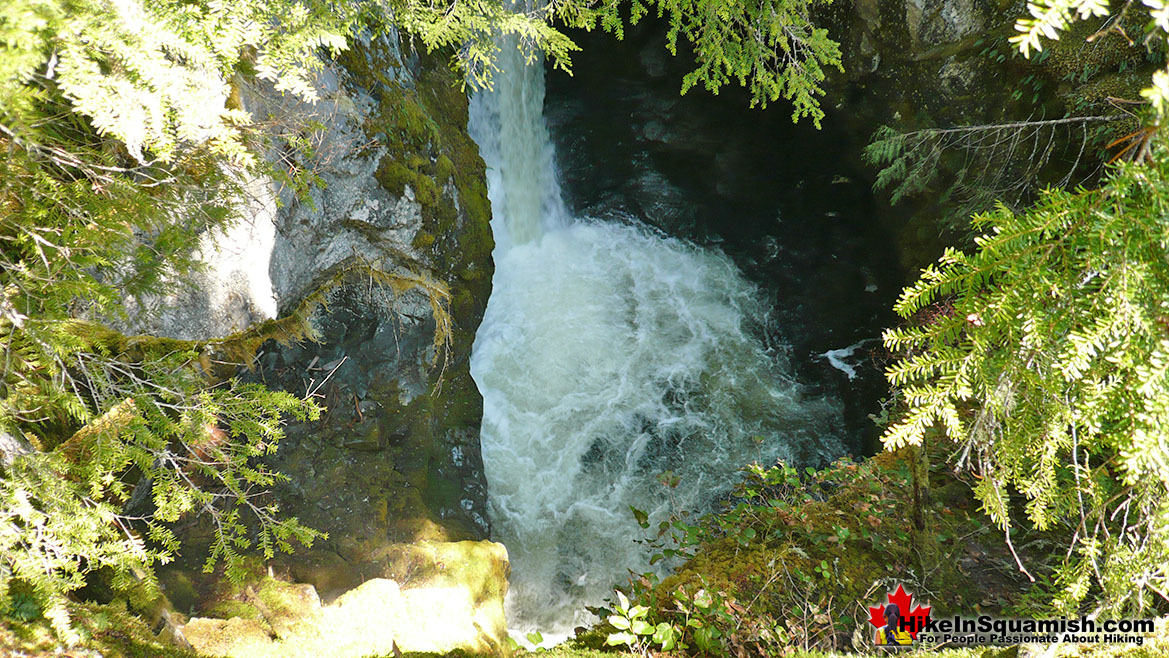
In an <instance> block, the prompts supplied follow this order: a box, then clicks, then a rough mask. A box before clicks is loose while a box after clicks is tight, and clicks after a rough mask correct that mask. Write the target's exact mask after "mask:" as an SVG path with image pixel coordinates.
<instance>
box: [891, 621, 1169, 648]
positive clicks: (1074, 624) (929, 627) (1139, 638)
mask: <svg viewBox="0 0 1169 658" xmlns="http://www.w3.org/2000/svg"><path fill="white" fill-rule="evenodd" d="M903 619H904V618H903ZM1152 632H1153V620H1152V619H1105V620H1102V621H1097V620H1094V619H1088V618H1087V617H1080V618H1078V619H1069V618H1067V617H1054V618H1051V619H1019V618H996V617H992V616H990V615H979V616H978V617H959V616H954V617H951V618H949V619H933V618H930V619H927V620H925V623H924V624H922V628H921V629H920V632H919V633H918V636H917V640H918V642H919V643H921V644H926V645H931V644H932V645H941V644H966V645H982V644H990V645H1004V644H1029V643H1049V644H1054V643H1057V642H1063V643H1072V644H1134V645H1137V646H1140V645H1143V644H1144V642H1145V637H1144V634H1146V633H1152Z"/></svg>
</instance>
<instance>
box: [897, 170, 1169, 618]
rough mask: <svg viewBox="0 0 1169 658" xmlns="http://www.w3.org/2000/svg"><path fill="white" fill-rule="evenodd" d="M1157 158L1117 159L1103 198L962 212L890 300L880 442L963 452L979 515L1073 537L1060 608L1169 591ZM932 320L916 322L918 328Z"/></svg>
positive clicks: (1139, 601)
mask: <svg viewBox="0 0 1169 658" xmlns="http://www.w3.org/2000/svg"><path fill="white" fill-rule="evenodd" d="M1167 209H1169V160H1167V159H1166V158H1165V153H1164V151H1159V152H1158V157H1157V158H1156V159H1155V160H1154V161H1153V162H1152V163H1151V164H1149V165H1137V164H1129V163H1126V164H1123V165H1120V166H1119V167H1118V168H1116V169H1114V170H1113V171H1112V172H1111V173H1110V175H1109V176H1108V179H1107V181H1106V182H1105V184H1104V185H1103V187H1101V188H1100V189H1099V190H1093V191H1086V190H1081V191H1076V192H1072V191H1067V190H1059V189H1052V190H1048V191H1046V192H1045V193H1044V194H1043V195H1042V198H1041V200H1040V201H1039V202H1038V203H1037V204H1036V205H1035V206H1034V207H1033V208H1031V209H1030V210H1027V211H1026V212H1020V213H1015V212H1012V211H1010V210H1009V209H1007V208H1005V207H1000V208H999V209H998V210H996V211H994V212H991V213H988V214H985V215H980V216H978V217H976V218H975V226H976V228H978V229H980V230H981V231H983V235H982V237H979V238H977V239H976V241H975V242H976V245H977V248H976V250H975V251H974V252H973V253H970V254H967V253H963V252H961V251H958V250H954V249H948V250H947V251H946V253H945V255H943V257H942V259H941V261H940V263H939V264H938V265H936V266H930V267H928V268H926V270H925V271H924V272H923V273H922V276H921V279H920V280H919V281H918V282H917V283H916V284H914V285H913V286H911V287H910V288H907V289H906V290H905V291H904V292H903V293H902V295H901V298H900V299H899V300H898V303H897V305H896V310H897V312H898V313H899V314H900V315H901V316H902V317H905V318H907V319H909V318H914V317H917V318H919V319H923V321H922V322H920V323H918V324H916V326H914V325H911V326H908V327H902V328H897V329H891V330H889V331H887V332H886V333H885V344H886V345H887V346H888V347H889V348H890V349H892V350H895V351H899V352H901V353H903V354H904V355H905V356H903V357H902V358H901V359H900V360H899V361H898V362H897V363H896V364H894V365H893V366H892V367H891V368H890V369H889V371H888V375H889V380H890V382H891V383H893V384H894V385H895V386H897V387H899V389H900V392H901V394H902V396H903V397H904V398H905V400H906V402H907V403H908V411H907V412H906V414H905V415H904V417H903V418H902V419H901V420H900V421H899V422H897V423H896V424H894V425H893V426H891V427H890V428H889V429H888V431H887V432H886V434H885V436H884V441H885V444H886V445H887V446H889V447H890V448H897V447H901V446H904V445H906V444H916V443H920V442H921V441H922V440H923V438H924V437H925V436H926V434H927V433H928V432H929V431H930V429H931V428H932V427H934V426H935V425H938V426H940V427H941V429H942V431H943V432H944V433H945V434H946V435H947V436H948V437H949V438H950V439H952V440H953V441H955V442H956V443H957V444H958V452H957V463H958V465H959V466H960V467H968V468H970V469H972V470H973V472H974V473H975V474H976V475H977V477H978V478H980V479H979V482H978V485H977V486H976V487H975V493H976V495H977V496H978V498H979V500H980V501H981V502H982V505H983V509H984V510H985V511H986V512H987V514H989V516H990V517H991V518H992V519H993V520H994V521H995V522H996V523H997V524H998V525H999V526H1000V528H1002V529H1003V530H1004V531H1007V532H1010V529H1011V528H1012V527H1013V525H1014V524H1015V521H1013V520H1012V511H1013V510H1012V507H1013V506H1012V504H1011V499H1010V497H1011V495H1012V494H1013V493H1016V492H1017V493H1019V494H1022V496H1023V497H1024V498H1025V501H1026V503H1025V513H1026V517H1027V520H1028V521H1029V522H1030V523H1031V524H1032V525H1033V526H1035V527H1036V528H1039V529H1052V528H1058V529H1064V530H1066V531H1067V533H1068V534H1069V535H1070V536H1071V537H1073V539H1072V541H1071V545H1070V547H1069V552H1068V554H1067V555H1066V556H1062V555H1061V556H1057V557H1059V558H1062V559H1061V560H1059V562H1060V564H1059V567H1060V568H1059V570H1058V585H1059V593H1058V596H1057V598H1056V603H1057V604H1058V605H1059V606H1060V607H1062V608H1064V609H1067V610H1075V609H1077V608H1078V606H1080V605H1082V604H1085V603H1092V604H1095V605H1098V606H1100V607H1102V608H1105V609H1108V610H1109V611H1113V612H1121V611H1126V612H1132V611H1137V610H1144V609H1146V608H1148V607H1149V606H1150V604H1151V602H1152V601H1151V599H1150V598H1149V597H1150V596H1152V595H1154V593H1157V594H1160V595H1161V596H1165V593H1166V592H1169V460H1167V459H1166V456H1167V455H1169V450H1167V448H1166V443H1165V442H1166V440H1167V435H1166V427H1169V263H1167V262H1166V260H1165V253H1166V249H1167V248H1169V222H1167V219H1166V218H1167V215H1166V210H1167ZM925 318H928V319H925Z"/></svg>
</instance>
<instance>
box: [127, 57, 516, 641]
mask: <svg viewBox="0 0 1169 658" xmlns="http://www.w3.org/2000/svg"><path fill="white" fill-rule="evenodd" d="M237 89H238V95H237V100H238V101H239V102H240V103H241V104H242V105H243V107H245V108H246V109H247V110H249V111H250V112H251V114H252V115H253V117H254V118H256V119H257V120H261V121H273V122H279V123H280V131H282V132H283V134H285V135H293V136H294V137H293V138H292V139H291V140H285V141H282V142H279V143H277V144H275V145H272V146H271V147H270V150H269V158H270V159H271V160H273V161H274V162H275V163H276V164H277V170H285V171H287V172H289V173H290V175H289V176H287V177H285V176H280V175H278V176H276V177H275V178H276V179H275V180H272V179H261V180H257V181H253V182H251V183H249V184H248V185H247V186H246V187H247V190H248V192H249V197H250V198H249V199H247V200H246V203H247V204H248V212H247V215H248V221H246V222H245V223H243V224H241V225H240V226H239V227H237V229H235V230H234V231H233V232H230V233H228V234H227V235H224V236H220V237H219V238H218V239H217V240H216V241H214V242H210V241H209V242H208V244H206V245H205V246H204V249H203V255H204V260H205V261H206V262H207V263H208V268H207V271H206V272H205V273H202V274H201V275H200V276H199V277H198V279H197V280H194V281H190V282H185V283H187V284H189V285H185V286H178V285H177V286H176V292H175V294H174V295H173V296H172V297H171V298H169V299H168V300H164V301H167V302H169V303H171V304H172V305H173V310H170V311H167V312H166V313H164V314H162V315H160V316H158V317H157V319H156V320H154V321H153V324H152V325H150V326H147V327H144V329H146V330H149V331H152V332H154V333H160V334H166V335H171V336H176V337H182V338H210V337H216V336H224V335H227V334H230V333H232V332H234V331H238V330H241V329H243V328H245V327H247V326H248V325H251V324H254V323H255V322H257V321H261V320H265V319H272V318H286V317H294V318H297V319H298V320H300V321H303V322H304V323H306V324H307V325H308V326H309V327H310V330H311V333H312V334H313V335H314V336H315V338H316V341H315V342H314V341H309V342H304V343H302V344H296V345H289V346H282V345H279V344H277V343H276V342H275V341H269V342H267V343H266V344H265V345H264V346H263V347H262V348H261V349H260V351H259V352H258V354H257V358H256V364H255V365H256V367H255V369H254V370H253V371H252V372H251V373H248V374H246V375H245V376H247V377H253V378H256V379H258V380H261V381H263V382H265V383H266V384H267V385H268V386H270V387H274V388H282V389H284V390H288V391H291V392H293V393H296V394H299V395H305V394H310V395H313V396H314V397H315V398H316V400H317V401H318V403H319V404H321V406H322V407H323V408H324V413H323V414H322V417H321V419H320V420H319V421H316V422H311V423H302V424H293V425H291V426H289V427H288V428H287V437H286V439H285V440H284V442H283V443H282V444H281V446H280V450H279V452H278V453H277V454H276V455H275V456H274V457H273V458H272V459H271V462H272V464H271V465H272V466H273V467H274V468H275V469H276V470H278V471H280V472H282V473H283V474H285V475H287V476H288V478H289V480H288V482H286V483H284V484H282V485H281V486H280V487H279V488H278V489H277V491H276V495H277V496H278V498H279V502H280V504H281V510H282V511H284V512H286V513H288V514H291V515H295V516H297V517H298V518H299V519H300V520H301V521H302V522H303V523H305V524H306V525H308V526H311V527H313V528H316V529H318V530H322V531H325V532H327V533H328V535H329V536H328V539H327V540H321V541H318V542H317V543H316V544H315V545H314V546H313V547H312V548H311V549H308V550H305V549H303V548H301V549H299V550H298V552H297V553H295V554H293V555H292V556H283V555H282V556H279V557H278V558H277V560H275V561H274V562H273V563H272V564H271V565H269V573H273V571H272V569H274V572H275V573H276V575H277V576H281V577H283V578H287V579H289V580H293V581H297V582H300V583H305V584H307V585H311V586H312V587H313V588H315V589H314V592H317V591H319V592H320V596H321V597H323V598H324V599H325V600H326V602H327V601H328V600H329V599H331V598H332V597H334V596H336V595H339V594H341V593H342V592H345V591H347V590H352V589H353V588H356V587H358V586H359V585H361V584H362V583H364V582H366V581H369V580H371V579H379V578H384V579H392V580H393V581H394V583H396V584H395V585H394V586H393V587H395V588H396V587H399V586H400V587H401V588H402V590H403V592H404V593H405V594H404V596H405V598H404V599H403V600H404V601H409V600H410V596H411V595H410V594H409V591H410V589H411V588H412V587H414V586H415V583H413V580H414V579H415V577H416V575H417V573H418V572H419V569H420V568H421V567H422V566H426V565H427V564H429V563H428V562H427V560H426V559H425V557H426V555H429V554H430V553H435V554H436V555H437V554H439V553H441V552H442V551H443V550H447V549H445V548H444V547H454V546H456V544H452V543H449V542H458V541H461V540H482V539H485V538H486V537H487V535H488V531H489V525H488V519H487V515H486V509H485V505H486V487H485V483H484V479H483V474H482V466H481V461H480V450H479V424H480V421H481V415H482V400H481V397H480V395H479V393H478V390H477V389H476V387H475V384H474V382H473V381H472V380H471V377H470V373H469V370H468V359H469V357H470V352H471V345H472V342H473V340H474V336H475V331H476V329H477V328H478V325H479V322H480V320H481V318H482V315H483V311H484V308H485V306H486V303H487V298H488V295H489V293H490V281H491V274H492V271H493V266H492V262H491V250H492V247H493V241H492V238H491V233H490V228H489V220H490V206H489V203H488V200H487V190H486V183H485V177H484V174H485V171H484V165H483V161H482V159H481V158H480V157H479V154H478V149H477V147H476V146H475V144H474V143H473V142H472V141H471V139H470V137H469V136H468V135H467V133H466V125H467V99H466V95H465V94H464V93H463V92H462V91H461V88H460V86H459V84H458V82H457V80H455V78H454V75H453V74H452V73H450V72H449V70H448V69H447V67H446V64H445V60H443V59H442V58H441V57H438V56H436V57H434V58H433V59H428V58H426V57H419V56H417V55H415V54H411V53H404V52H403V50H402V49H401V47H400V46H399V43H398V41H397V38H396V37H395V36H393V35H390V36H382V37H378V38H376V39H369V38H367V39H364V40H359V41H358V42H357V43H355V44H353V47H352V48H351V50H350V51H348V52H347V53H346V54H345V55H344V56H343V57H342V58H341V60H340V62H339V63H337V64H332V65H329V66H328V67H327V68H326V70H324V71H323V72H322V73H321V75H320V78H319V92H320V95H321V100H320V101H319V102H318V103H315V104H311V105H310V104H307V103H302V102H299V101H292V100H289V99H288V98H287V97H281V96H280V95H278V94H276V93H274V92H272V91H271V90H269V89H265V88H262V87H256V86H252V85H251V84H250V83H247V82H242V81H240V82H238V83H237ZM296 139H301V140H302V143H300V144H299V145H298V147H296V148H293V147H292V146H290V145H289V144H288V143H287V142H288V141H295V140H296ZM306 183H307V184H306ZM157 301H158V300H154V301H153V302H152V301H149V300H148V301H146V302H143V303H157ZM198 535H199V533H198V531H196V532H195V533H193V536H192V537H191V541H193V542H194V543H196V544H197V543H198V541H199V539H198ZM421 541H427V542H431V544H427V545H429V546H433V547H436V548H435V549H434V550H432V551H430V553H426V552H423V554H420V555H413V554H411V557H410V559H409V560H406V559H405V558H403V555H404V553H403V551H404V550H405V549H404V547H405V546H406V545H407V544H414V545H420V544H417V542H421ZM484 546H494V548H491V549H484V550H486V551H487V552H488V553H491V555H490V558H491V560H492V564H496V563H498V564H502V565H503V566H498V565H496V566H494V567H492V569H491V570H490V573H489V574H488V575H489V576H490V577H489V578H485V579H484V582H485V583H487V581H491V582H490V583H488V584H487V585H483V584H482V583H480V585H481V586H485V587H488V589H489V590H490V592H491V594H490V596H479V595H478V594H476V596H479V598H478V599H476V601H477V605H478V604H480V603H482V604H483V605H495V606H497V607H498V611H497V614H496V613H495V612H493V613H492V614H495V616H496V617H498V619H495V621H494V622H493V623H494V625H493V626H492V628H490V629H487V630H484V631H483V632H485V633H486V632H488V631H490V633H494V634H495V635H499V634H500V633H503V632H505V630H506V627H505V626H504V625H503V624H504V622H503V616H502V596H503V592H504V591H506V571H507V570H506V553H505V552H504V550H503V547H502V546H499V545H493V544H487V543H485V542H484ZM436 551H437V552H436ZM463 552H464V553H466V554H467V555H472V556H474V555H478V554H479V553H482V552H483V551H479V552H475V551H470V552H467V551H463ZM461 554H462V553H460V555H461ZM435 560H438V558H435ZM471 561H472V562H474V560H471ZM419 565H421V566H419ZM430 566H431V567H433V566H434V565H430ZM189 578H190V575H189V574H186V575H184V574H182V573H181V572H172V573H170V574H169V575H167V574H164V575H163V582H164V585H167V586H168V590H169V591H168V594H169V595H170V597H171V599H172V601H174V603H175V604H176V607H178V608H179V610H180V611H182V612H189V611H190V610H192V609H193V610H194V611H195V612H196V613H198V614H207V609H208V608H209V607H211V606H214V605H216V599H218V600H219V602H220V603H222V599H223V596H222V592H221V591H218V592H213V591H212V590H215V589H216V588H217V587H219V586H218V585H215V584H213V583H211V582H198V577H195V579H196V581H197V582H195V583H194V587H189V586H187V585H185V583H190V580H189ZM314 596H315V594H314ZM383 598H384V597H383ZM237 599H238V597H237ZM318 607H319V606H318ZM325 610H326V612H328V610H331V608H326V609H325ZM493 610H494V608H493ZM228 612H230V611H228ZM314 614H315V613H314ZM330 614H332V613H330ZM221 616H231V615H229V614H223V613H222V611H221ZM205 625H206V624H204V626H205ZM212 626H214V624H212ZM490 633H489V634H490ZM387 637H388V636H387ZM499 639H500V638H499V637H495V638H494V640H492V641H493V642H494V641H498V640H499ZM388 642H389V640H387V645H386V646H384V647H380V649H379V651H380V652H387V653H388V652H389V651H390V647H389V645H388ZM397 642H398V644H399V645H400V646H401V647H402V648H407V645H406V644H404V643H403V639H402V638H401V637H399V638H398V639H397ZM464 644H465V643H464ZM468 646H469V645H468ZM475 646H476V647H478V648H479V649H482V650H486V649H487V647H479V646H478V645H475ZM421 648H425V647H421ZM447 648H453V646H452V647H447ZM367 649H368V647H367ZM274 650H277V649H274ZM225 652H226V653H231V651H225Z"/></svg>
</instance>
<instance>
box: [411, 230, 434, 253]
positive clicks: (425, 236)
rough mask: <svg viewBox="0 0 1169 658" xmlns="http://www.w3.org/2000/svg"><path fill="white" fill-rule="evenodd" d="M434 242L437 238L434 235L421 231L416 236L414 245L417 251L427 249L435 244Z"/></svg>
mask: <svg viewBox="0 0 1169 658" xmlns="http://www.w3.org/2000/svg"><path fill="white" fill-rule="evenodd" d="M434 240H435V238H434V234H433V233H427V232H426V231H419V232H418V234H417V235H415V236H414V242H413V245H414V248H415V249H426V248H427V247H429V246H430V245H432V244H434Z"/></svg>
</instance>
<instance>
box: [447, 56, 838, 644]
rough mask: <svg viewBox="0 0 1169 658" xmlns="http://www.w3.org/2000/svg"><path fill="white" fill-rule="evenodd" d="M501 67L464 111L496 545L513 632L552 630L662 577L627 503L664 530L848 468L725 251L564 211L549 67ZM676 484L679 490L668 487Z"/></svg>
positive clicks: (829, 409)
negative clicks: (632, 580) (486, 205)
mask: <svg viewBox="0 0 1169 658" xmlns="http://www.w3.org/2000/svg"><path fill="white" fill-rule="evenodd" d="M500 66H501V68H502V69H503V71H502V73H500V74H498V75H497V78H496V80H495V86H494V90H493V91H490V92H484V93H480V94H477V95H476V96H475V97H474V98H473V99H472V102H471V115H470V116H471V119H470V132H471V135H472V136H473V137H474V138H475V140H476V141H477V142H478V143H479V146H480V151H481V153H482V154H483V158H484V160H485V161H486V162H487V166H488V189H489V194H490V198H491V203H492V208H493V214H494V217H493V219H492V229H493V230H494V232H495V237H496V249H495V252H494V257H495V278H494V281H493V291H492V294H491V299H490V301H489V303H488V306H487V311H486V315H485V316H484V319H483V324H482V326H481V327H480V329H479V333H478V335H477V336H476V338H475V346H474V351H473V356H472V358H471V374H472V376H473V377H474V378H475V381H476V382H477V383H478V385H479V389H480V391H482V393H483V400H484V410H483V428H482V446H483V462H484V469H485V471H486V476H487V481H488V488H489V494H488V499H489V509H490V513H491V517H492V523H493V527H494V529H495V533H496V536H495V539H497V540H499V541H502V542H503V543H504V544H505V545H506V546H507V548H508V551H509V554H510V557H511V560H512V577H511V588H510V592H509V595H508V603H507V605H508V614H509V622H510V624H511V626H512V628H513V630H520V631H528V630H536V629H538V630H540V631H542V632H543V633H544V634H545V636H549V635H554V634H557V633H565V632H568V631H570V630H571V629H572V627H573V626H574V625H576V624H578V623H581V622H583V621H585V619H586V617H587V613H586V612H584V605H586V604H595V603H597V602H599V601H601V600H602V599H603V598H605V597H606V596H607V595H609V594H610V593H611V589H610V588H611V587H612V586H613V585H614V584H619V583H621V582H623V581H624V580H625V578H626V577H627V575H628V570H629V569H634V570H637V571H641V570H645V569H648V568H649V566H648V559H647V558H648V555H646V554H645V552H644V551H643V550H642V547H641V546H640V545H638V544H636V543H635V542H634V541H633V540H634V539H635V538H637V537H640V536H641V534H640V533H641V531H640V529H639V528H638V526H637V525H636V522H635V520H634V518H633V516H632V514H631V513H630V510H629V507H630V506H631V505H632V506H635V507H637V508H639V509H642V510H645V511H648V512H650V513H651V517H652V518H653V519H654V520H655V521H656V520H657V519H660V518H665V517H666V516H667V515H668V514H669V513H670V512H671V511H674V510H680V509H685V510H701V509H704V508H706V507H709V505H710V504H711V503H712V502H713V501H714V500H715V499H716V498H717V497H718V496H719V495H721V494H724V493H725V492H726V491H727V490H728V489H729V488H730V487H731V486H732V485H733V483H734V482H735V481H736V479H737V469H738V468H739V467H740V466H742V465H743V464H746V463H748V462H750V461H753V460H760V461H762V462H764V463H769V462H773V461H774V460H775V459H777V458H784V459H787V460H790V461H795V462H812V461H819V460H822V459H824V458H827V457H834V456H837V455H839V454H841V452H842V451H843V450H842V447H841V446H842V444H841V442H840V438H839V436H838V434H839V427H840V410H839V408H838V406H837V405H836V404H835V403H834V402H832V401H829V400H826V399H823V398H814V397H809V396H807V395H805V394H803V393H802V392H801V387H800V386H799V385H798V384H797V383H796V382H795V381H794V379H793V376H792V374H791V371H790V369H789V367H788V365H787V364H786V363H785V361H784V360H783V358H782V357H781V356H780V355H778V354H777V353H775V352H774V351H773V350H769V349H767V347H766V346H765V344H764V342H763V341H762V339H761V336H763V334H764V323H765V318H766V316H767V309H766V307H765V306H764V305H763V304H761V302H760V300H759V298H758V295H757V291H756V290H755V289H754V287H753V286H752V285H751V284H750V283H749V282H747V281H746V280H745V279H744V278H743V276H742V275H741V274H740V272H739V271H738V269H737V268H736V267H735V265H734V264H733V263H732V262H731V261H730V260H729V259H728V258H727V257H725V256H724V255H722V254H720V253H717V252H714V251H710V250H706V249H701V248H698V247H696V246H694V245H691V244H688V243H685V242H682V241H680V240H676V239H672V238H669V237H664V236H662V235H659V234H656V233H654V232H652V231H650V230H648V229H646V228H643V227H642V226H641V225H639V224H638V223H637V222H634V221H628V222H617V221H598V220H593V219H588V218H572V217H570V216H569V214H568V212H567V211H566V209H565V207H564V204H563V202H562V200H561V194H560V187H559V184H558V182H557V180H556V174H555V166H554V158H553V152H552V146H551V141H550V139H549V135H548V130H547V127H546V126H545V124H544V121H543V117H542V110H543V102H544V79H543V75H544V73H543V67H542V66H540V65H539V64H535V65H525V63H524V60H523V57H522V54H521V53H520V52H519V50H518V49H517V48H516V47H515V46H514V45H505V46H504V47H503V54H502V59H501V61H500ZM760 437H762V440H760ZM666 471H672V472H673V473H674V474H675V475H677V476H678V477H679V478H680V482H681V484H680V485H679V486H678V487H676V488H674V489H668V488H666V487H664V486H663V485H661V484H659V483H658V481H657V480H658V476H659V475H660V474H661V473H663V472H666Z"/></svg>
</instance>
